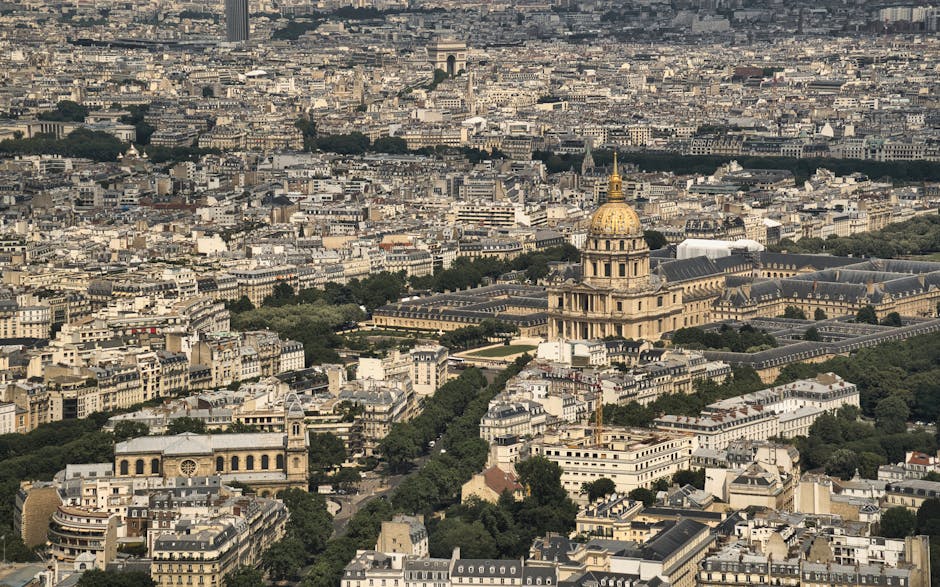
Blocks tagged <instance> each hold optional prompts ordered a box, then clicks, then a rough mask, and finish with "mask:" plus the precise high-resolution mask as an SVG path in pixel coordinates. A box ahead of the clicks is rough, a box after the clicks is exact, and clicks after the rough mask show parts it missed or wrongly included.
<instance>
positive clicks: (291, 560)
mask: <svg viewBox="0 0 940 587" xmlns="http://www.w3.org/2000/svg"><path fill="white" fill-rule="evenodd" d="M306 558H307V556H306V553H305V552H304V545H303V544H302V543H301V542H300V541H299V540H297V539H296V538H293V537H291V536H286V537H284V538H282V539H281V540H278V541H277V542H275V543H274V544H272V545H271V546H270V547H269V548H268V549H267V550H266V551H264V554H262V555H261V566H262V567H264V569H265V570H266V571H267V572H268V576H269V577H270V578H271V579H272V580H274V581H289V580H293V579H296V578H297V576H298V574H299V572H300V569H301V568H303V566H304V564H305V563H306Z"/></svg>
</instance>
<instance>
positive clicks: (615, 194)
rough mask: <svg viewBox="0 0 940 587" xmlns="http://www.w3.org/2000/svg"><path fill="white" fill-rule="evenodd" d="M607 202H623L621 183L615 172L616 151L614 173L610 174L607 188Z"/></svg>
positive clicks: (615, 153)
mask: <svg viewBox="0 0 940 587" xmlns="http://www.w3.org/2000/svg"><path fill="white" fill-rule="evenodd" d="M607 201H608V202H623V181H622V180H621V179H620V173H618V172H617V151H614V171H613V173H611V174H610V184H609V186H608V187H607Z"/></svg>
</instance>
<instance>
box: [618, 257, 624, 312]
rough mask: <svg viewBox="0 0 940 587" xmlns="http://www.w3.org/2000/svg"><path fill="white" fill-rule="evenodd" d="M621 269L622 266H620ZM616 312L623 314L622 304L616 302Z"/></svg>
mask: <svg viewBox="0 0 940 587" xmlns="http://www.w3.org/2000/svg"><path fill="white" fill-rule="evenodd" d="M621 267H623V265H621ZM617 311H618V312H623V302H617Z"/></svg>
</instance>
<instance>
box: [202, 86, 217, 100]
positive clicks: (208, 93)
mask: <svg viewBox="0 0 940 587" xmlns="http://www.w3.org/2000/svg"><path fill="white" fill-rule="evenodd" d="M202 97H203V98H215V90H213V89H212V86H202Z"/></svg>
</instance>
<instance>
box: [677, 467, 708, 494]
mask: <svg viewBox="0 0 940 587" xmlns="http://www.w3.org/2000/svg"><path fill="white" fill-rule="evenodd" d="M672 482H673V483H675V484H676V485H678V486H679V487H683V486H685V485H691V486H693V487H695V488H696V489H705V469H694V470H690V469H684V470H682V471H676V474H675V475H673V476H672Z"/></svg>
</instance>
